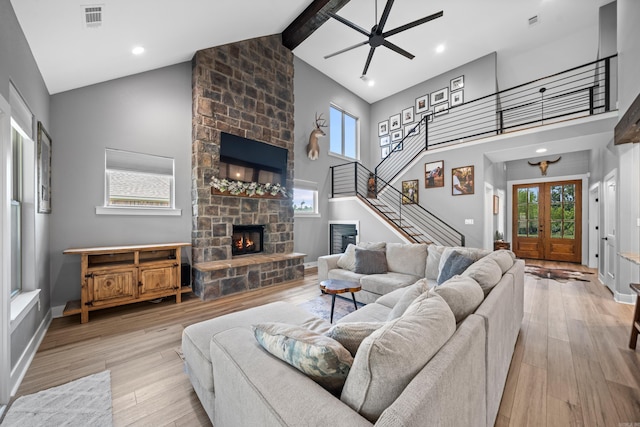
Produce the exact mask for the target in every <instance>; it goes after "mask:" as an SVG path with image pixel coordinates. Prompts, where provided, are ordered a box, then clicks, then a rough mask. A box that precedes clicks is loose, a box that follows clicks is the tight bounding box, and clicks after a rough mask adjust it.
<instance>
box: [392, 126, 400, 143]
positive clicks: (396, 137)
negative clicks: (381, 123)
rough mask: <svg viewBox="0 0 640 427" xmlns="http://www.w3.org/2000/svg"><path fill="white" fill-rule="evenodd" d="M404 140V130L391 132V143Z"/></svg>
mask: <svg viewBox="0 0 640 427" xmlns="http://www.w3.org/2000/svg"><path fill="white" fill-rule="evenodd" d="M401 139H402V129H400V130H396V131H393V132H391V142H396V141H400V140H401Z"/></svg>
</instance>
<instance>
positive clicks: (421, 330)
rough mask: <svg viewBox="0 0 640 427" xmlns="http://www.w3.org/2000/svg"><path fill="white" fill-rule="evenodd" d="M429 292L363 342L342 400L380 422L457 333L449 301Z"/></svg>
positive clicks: (354, 361) (345, 385)
mask: <svg viewBox="0 0 640 427" xmlns="http://www.w3.org/2000/svg"><path fill="white" fill-rule="evenodd" d="M427 297H428V294H423V295H421V296H420V297H418V299H416V300H415V301H414V302H413V303H412V304H411V305H410V306H409V308H408V309H407V311H406V312H405V313H404V314H403V315H402V316H401V317H399V318H398V319H396V320H393V321H391V322H387V323H386V324H385V325H384V326H382V327H381V328H380V329H378V330H377V331H375V332H373V333H372V334H371V335H369V336H368V337H367V338H365V339H364V340H363V341H362V344H360V348H359V349H358V352H357V353H356V356H355V358H354V360H353V365H352V366H351V370H350V371H349V375H348V376H347V381H346V382H345V384H344V388H343V389H342V395H341V396H340V400H342V401H343V402H344V403H345V404H347V405H348V406H349V407H351V408H352V409H353V410H355V411H357V412H358V413H360V415H362V416H363V417H365V418H366V419H368V420H369V421H371V422H372V423H375V422H376V420H377V419H378V417H379V416H380V414H381V413H382V412H383V411H384V410H385V409H386V408H388V407H389V406H390V405H391V404H392V403H393V402H394V401H395V400H396V399H397V398H398V396H400V394H401V393H402V392H403V391H404V389H405V388H406V387H407V385H408V384H409V383H410V382H411V380H412V379H413V378H414V377H415V376H416V374H417V373H418V372H419V371H420V370H421V369H422V368H424V366H425V365H426V364H427V363H428V362H429V360H431V358H432V357H433V356H434V355H435V354H436V353H437V352H438V350H440V348H441V347H442V346H443V345H444V344H445V343H446V342H447V340H448V339H449V338H451V336H452V335H453V333H454V332H455V330H456V320H455V317H454V316H453V313H452V312H451V309H450V308H449V306H448V305H447V303H446V302H445V301H444V300H443V299H442V298H441V297H440V296H439V295H435V296H433V297H431V298H427Z"/></svg>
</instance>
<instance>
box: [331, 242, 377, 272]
mask: <svg viewBox="0 0 640 427" xmlns="http://www.w3.org/2000/svg"><path fill="white" fill-rule="evenodd" d="M357 247H359V248H362V249H370V250H372V251H384V250H385V248H386V247H387V243H386V242H360V243H358V245H357ZM338 267H340V268H343V269H345V270H349V271H355V270H356V245H354V244H352V243H349V244H348V245H347V249H345V251H344V254H342V256H341V257H340V259H338Z"/></svg>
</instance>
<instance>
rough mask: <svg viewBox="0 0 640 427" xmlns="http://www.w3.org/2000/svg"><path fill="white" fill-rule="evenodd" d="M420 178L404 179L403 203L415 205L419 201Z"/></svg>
mask: <svg viewBox="0 0 640 427" xmlns="http://www.w3.org/2000/svg"><path fill="white" fill-rule="evenodd" d="M418 182H419V181H418V180H417V179H412V180H410V181H402V204H403V205H414V204H417V203H418V187H419V184H418Z"/></svg>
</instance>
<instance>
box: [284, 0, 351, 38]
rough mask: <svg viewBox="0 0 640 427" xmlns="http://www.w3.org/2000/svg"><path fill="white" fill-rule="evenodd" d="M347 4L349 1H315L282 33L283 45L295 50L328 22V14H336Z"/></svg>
mask: <svg viewBox="0 0 640 427" xmlns="http://www.w3.org/2000/svg"><path fill="white" fill-rule="evenodd" d="M347 3H349V0H313V2H312V3H311V4H310V5H309V6H308V7H307V8H306V9H305V10H304V11H303V12H302V13H301V14H300V15H298V17H297V18H296V19H294V20H293V22H291V24H289V26H288V27H287V28H285V30H284V31H283V32H282V44H283V45H284V46H285V47H287V48H288V49H289V50H293V49H295V48H296V47H298V46H299V45H300V44H301V43H302V42H303V41H305V40H306V39H307V37H309V36H310V35H311V34H313V32H314V31H315V30H317V29H318V28H320V27H321V26H322V24H324V23H325V22H327V19H329V15H328V14H327V12H333V13H336V12H338V11H339V10H340V9H342V7H343V6H344V5H346V4H347Z"/></svg>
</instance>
